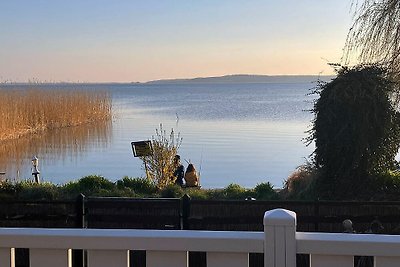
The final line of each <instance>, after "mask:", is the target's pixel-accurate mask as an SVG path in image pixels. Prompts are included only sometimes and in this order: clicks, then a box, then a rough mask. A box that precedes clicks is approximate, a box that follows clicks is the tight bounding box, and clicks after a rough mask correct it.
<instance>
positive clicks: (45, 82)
mask: <svg viewBox="0 0 400 267" xmlns="http://www.w3.org/2000/svg"><path fill="white" fill-rule="evenodd" d="M237 76H254V77H294V76H298V77H306V76H310V77H332V76H336V75H335V74H225V75H220V76H197V77H189V78H160V79H153V80H147V81H141V82H140V81H79V80H78V81H51V80H50V81H47V80H44V81H41V80H38V79H29V80H28V81H13V80H11V79H6V80H4V81H0V85H12V84H14V85H18V84H24V85H25V84H146V83H151V82H162V81H174V80H176V81H190V80H198V79H213V78H226V77H237Z"/></svg>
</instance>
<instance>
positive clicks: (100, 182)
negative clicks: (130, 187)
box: [62, 175, 115, 196]
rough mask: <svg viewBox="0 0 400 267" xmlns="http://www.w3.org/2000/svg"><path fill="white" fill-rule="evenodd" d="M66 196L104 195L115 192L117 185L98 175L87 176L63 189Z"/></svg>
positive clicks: (66, 185)
mask: <svg viewBox="0 0 400 267" xmlns="http://www.w3.org/2000/svg"><path fill="white" fill-rule="evenodd" d="M62 189H63V191H64V194H65V195H68V196H71V195H75V196H77V195H79V194H80V193H82V194H84V195H87V196H90V195H102V193H104V192H107V191H113V190H114V189H115V184H114V183H113V182H111V181H109V180H107V179H106V178H104V177H102V176H98V175H90V176H85V177H83V178H81V179H79V180H78V181H72V182H69V183H67V184H65V185H64V186H63V187H62Z"/></svg>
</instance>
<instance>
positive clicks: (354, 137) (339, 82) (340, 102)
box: [309, 65, 400, 199]
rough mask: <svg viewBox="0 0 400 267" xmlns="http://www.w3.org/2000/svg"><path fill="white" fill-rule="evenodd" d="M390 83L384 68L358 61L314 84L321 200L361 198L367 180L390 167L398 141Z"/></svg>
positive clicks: (399, 133)
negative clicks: (358, 62) (333, 76)
mask: <svg viewBox="0 0 400 267" xmlns="http://www.w3.org/2000/svg"><path fill="white" fill-rule="evenodd" d="M394 85H395V83H393V82H392V81H391V78H390V76H388V75H387V70H386V68H384V67H381V66H379V65H367V66H365V65H360V66H356V67H353V68H349V67H342V68H341V69H340V70H339V71H338V75H337V77H336V78H335V79H334V80H332V81H331V82H329V83H321V84H320V86H319V87H318V88H317V91H316V92H317V93H318V94H319V95H320V97H319V99H318V100H317V101H316V102H315V104H314V108H313V112H314V114H315V119H314V121H313V128H312V129H311V131H310V136H309V141H314V142H315V147H316V148H315V151H314V164H315V167H316V169H317V170H318V173H319V176H318V179H317V182H316V188H315V189H316V192H317V194H318V195H319V196H320V197H321V198H325V199H327V198H330V199H331V198H336V199H355V198H359V196H360V194H362V193H363V192H365V191H364V190H365V189H366V187H367V186H368V184H369V179H370V178H373V177H374V176H377V175H379V174H382V173H385V172H386V171H388V170H390V169H392V168H394V163H395V156H396V154H397V151H398V149H399V142H400V116H399V113H398V112H397V110H396V108H395V107H394V105H393V100H392V98H391V95H392V93H393V91H394V90H395V87H394Z"/></svg>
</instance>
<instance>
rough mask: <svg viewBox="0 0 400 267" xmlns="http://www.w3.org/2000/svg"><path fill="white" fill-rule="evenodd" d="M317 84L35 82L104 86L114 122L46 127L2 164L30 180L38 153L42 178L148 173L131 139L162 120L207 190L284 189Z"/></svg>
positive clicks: (18, 143) (300, 158)
mask: <svg viewBox="0 0 400 267" xmlns="http://www.w3.org/2000/svg"><path fill="white" fill-rule="evenodd" d="M314 85H315V84H313V83H310V82H299V83H245V84H243V83H231V84H229V83H222V84H221V83H214V84H96V85H93V84H92V85H76V84H75V85H73V84H64V85H61V84H59V85H54V84H52V85H36V86H40V87H42V88H43V87H44V88H48V89H50V90H56V89H59V88H68V89H72V88H75V89H82V88H83V89H91V90H107V91H109V92H110V93H111V94H112V98H113V111H114V115H115V118H114V120H113V123H112V125H101V124H100V125H97V126H96V127H95V128H93V126H91V127H86V126H83V127H77V128H76V129H74V130H73V131H72V130H71V129H64V130H62V131H57V132H54V134H53V133H51V132H49V133H47V134H43V135H40V136H36V137H35V139H34V140H35V141H32V140H31V141H26V140H27V139H26V138H24V139H21V140H15V141H13V142H12V143H13V145H11V143H10V144H9V145H8V146H7V147H8V148H7V149H8V150H12V151H16V150H19V151H23V153H22V152H21V153H7V151H2V152H0V153H2V154H3V155H2V156H1V157H0V161H2V162H0V166H5V165H7V168H8V170H7V174H8V176H9V177H12V178H18V177H19V179H21V178H28V177H30V159H31V157H32V156H33V155H36V156H38V157H39V158H40V159H41V161H40V169H41V172H42V178H43V179H44V180H45V181H51V182H54V183H65V182H67V181H69V180H74V179H78V178H80V177H82V176H85V175H89V174H99V175H103V176H105V177H106V178H108V179H111V180H117V179H121V178H122V177H123V176H125V175H127V176H131V177H143V176H144V175H145V173H144V170H143V168H142V165H141V162H140V160H139V159H137V158H134V157H133V155H132V150H131V146H130V142H131V141H138V140H147V139H149V138H151V136H152V135H154V134H155V129H156V128H159V125H160V123H162V124H163V128H164V129H165V130H166V131H167V132H170V130H171V128H174V130H175V132H179V133H180V134H181V137H182V138H183V142H182V146H181V148H180V151H179V153H180V154H181V156H182V158H183V159H185V160H187V161H191V162H192V163H194V164H195V166H196V167H197V169H198V170H201V185H202V186H203V187H205V188H210V187H225V186H227V185H228V184H230V183H238V184H240V185H242V186H245V187H253V186H255V185H256V184H258V183H261V182H267V181H268V182H271V183H272V184H274V185H275V186H277V187H281V186H282V184H283V181H284V179H286V178H287V176H288V175H289V174H290V173H291V172H293V171H294V170H295V168H296V167H297V166H299V165H301V164H303V163H304V162H305V158H306V157H308V155H309V154H310V153H311V152H312V150H313V147H312V146H311V147H306V146H305V145H304V142H303V141H302V139H303V138H304V137H306V134H305V131H306V130H307V129H308V126H309V125H310V121H311V119H312V114H311V113H310V112H307V111H305V110H308V109H310V108H311V106H312V103H311V100H312V97H310V96H307V95H306V94H307V93H308V92H309V91H308V90H309V89H310V88H312V87H314ZM18 87H19V88H20V87H21V86H20V85H19V86H18ZM25 87H32V85H30V86H25ZM55 136H57V138H56V139H55V138H54V137H55ZM62 136H64V138H62ZM28 139H29V138H28ZM57 139H59V141H57ZM27 142H28V143H29V144H30V145H26V144H27ZM32 144H34V145H32ZM3 147H4V146H3ZM5 154H6V155H9V156H8V157H5V156H4V155H5ZM5 161H7V164H5ZM17 165H18V166H17ZM185 165H187V164H186V162H185ZM17 167H18V168H17ZM3 168H5V167H3ZM17 169H18V172H17Z"/></svg>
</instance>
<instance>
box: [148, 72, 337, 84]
mask: <svg viewBox="0 0 400 267" xmlns="http://www.w3.org/2000/svg"><path fill="white" fill-rule="evenodd" d="M334 77H335V76H318V75H248V74H236V75H225V76H218V77H204V78H193V79H165V80H155V81H149V82H146V84H182V83H183V84H207V83H213V84H215V83H302V82H314V81H317V80H322V81H329V80H331V79H332V78H334Z"/></svg>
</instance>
